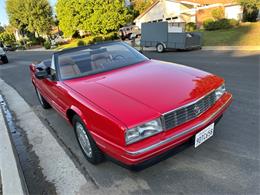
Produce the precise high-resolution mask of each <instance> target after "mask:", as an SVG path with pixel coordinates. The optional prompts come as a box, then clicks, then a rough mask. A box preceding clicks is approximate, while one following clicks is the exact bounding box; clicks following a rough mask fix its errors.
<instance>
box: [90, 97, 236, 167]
mask: <svg viewBox="0 0 260 195" xmlns="http://www.w3.org/2000/svg"><path fill="white" fill-rule="evenodd" d="M231 102H232V95H231V94H230V93H228V92H226V93H225V94H224V95H223V96H222V97H221V98H220V99H219V100H218V101H217V102H216V103H215V104H214V105H213V106H212V107H211V108H210V109H209V110H207V111H206V112H205V113H203V114H202V115H200V116H199V117H198V118H196V119H194V120H191V121H189V122H187V123H185V124H183V125H180V126H178V127H175V128H173V129H171V130H168V131H165V132H163V133H162V135H161V137H160V138H159V139H158V137H157V138H156V136H152V137H151V138H149V139H147V140H143V141H141V142H140V143H137V144H133V145H129V146H126V147H122V146H118V145H115V144H113V143H111V142H108V141H107V140H104V139H103V138H101V137H99V136H97V135H93V137H94V139H95V140H96V142H97V144H98V145H99V146H100V148H101V149H102V150H103V151H104V152H105V153H106V154H108V155H109V156H111V157H113V158H115V159H116V160H119V161H121V162H122V163H124V164H127V165H137V164H140V163H142V162H144V161H146V160H149V159H151V158H153V157H155V156H158V155H160V154H162V153H164V152H166V151H168V150H170V149H172V148H174V147H176V146H178V145H180V144H182V143H183V142H185V141H187V140H188V139H190V138H191V137H192V136H194V135H195V134H196V133H197V132H199V131H200V130H202V129H203V128H205V127H206V126H208V125H209V124H211V123H213V122H214V121H215V120H216V119H218V118H219V117H220V116H221V115H222V114H223V112H224V111H225V110H226V109H227V107H228V106H229V105H230V104H231Z"/></svg>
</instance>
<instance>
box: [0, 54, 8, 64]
mask: <svg viewBox="0 0 260 195" xmlns="http://www.w3.org/2000/svg"><path fill="white" fill-rule="evenodd" d="M1 60H2V62H3V63H4V64H7V63H8V58H7V56H3V57H2V59H1Z"/></svg>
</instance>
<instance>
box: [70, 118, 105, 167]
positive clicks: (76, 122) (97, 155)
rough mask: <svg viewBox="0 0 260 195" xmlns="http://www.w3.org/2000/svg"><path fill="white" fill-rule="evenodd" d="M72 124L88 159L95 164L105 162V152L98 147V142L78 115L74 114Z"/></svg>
mask: <svg viewBox="0 0 260 195" xmlns="http://www.w3.org/2000/svg"><path fill="white" fill-rule="evenodd" d="M72 124H73V127H74V130H75V134H76V138H77V140H78V143H79V146H80V148H81V150H82V152H83V154H84V155H85V157H86V159H87V160H88V161H89V162H90V163H92V164H94V165H96V164H100V163H101V162H103V161H104V154H103V152H102V151H101V150H100V149H99V148H98V147H97V144H96V143H95V141H94V140H93V138H92V137H91V135H90V133H89V132H88V130H87V128H86V127H85V125H84V123H83V122H82V120H81V119H80V117H79V116H78V115H74V117H73V119H72Z"/></svg>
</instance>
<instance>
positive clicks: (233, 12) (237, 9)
mask: <svg viewBox="0 0 260 195" xmlns="http://www.w3.org/2000/svg"><path fill="white" fill-rule="evenodd" d="M242 14H243V9H242V7H241V6H240V5H233V6H226V7H225V17H226V18H228V19H236V20H241V19H242Z"/></svg>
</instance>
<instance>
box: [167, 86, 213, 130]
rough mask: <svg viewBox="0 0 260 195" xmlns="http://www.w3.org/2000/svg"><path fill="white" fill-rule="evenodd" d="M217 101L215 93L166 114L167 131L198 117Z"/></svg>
mask: <svg viewBox="0 0 260 195" xmlns="http://www.w3.org/2000/svg"><path fill="white" fill-rule="evenodd" d="M215 101H216V97H215V91H213V92H211V93H209V94H208V95H206V96H205V97H203V98H201V99H199V100H198V101H196V102H194V103H192V104H188V105H187V106H184V107H181V108H179V109H176V110H173V111H172V112H168V113H166V114H164V116H163V119H164V125H165V129H166V130H168V129H172V128H174V127H177V126H179V125H181V124H183V123H185V122H188V121H190V120H192V119H194V118H196V117H198V116H199V115H201V114H202V113H204V112H205V111H207V110H208V109H209V108H210V107H211V106H212V105H213V104H214V103H215Z"/></svg>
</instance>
